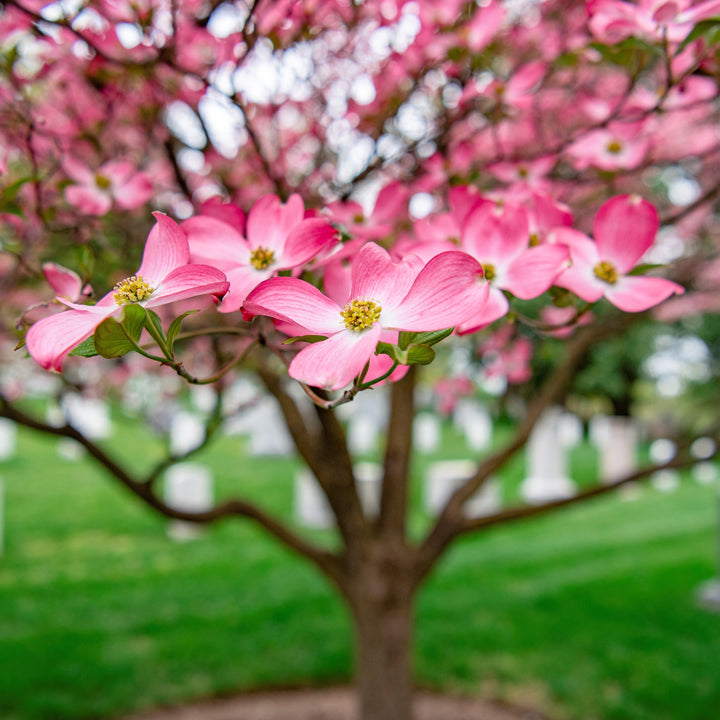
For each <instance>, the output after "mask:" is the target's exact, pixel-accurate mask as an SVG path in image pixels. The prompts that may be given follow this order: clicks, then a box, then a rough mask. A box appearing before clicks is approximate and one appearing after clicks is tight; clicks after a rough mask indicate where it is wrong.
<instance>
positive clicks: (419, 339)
mask: <svg viewBox="0 0 720 720" xmlns="http://www.w3.org/2000/svg"><path fill="white" fill-rule="evenodd" d="M454 329H455V328H447V330H432V331H430V332H421V333H415V337H414V338H413V342H415V343H418V344H420V345H436V344H437V343H439V342H440V341H441V340H444V339H445V338H446V337H448V336H450V335H452V332H453V330H454Z"/></svg>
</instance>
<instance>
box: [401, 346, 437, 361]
mask: <svg viewBox="0 0 720 720" xmlns="http://www.w3.org/2000/svg"><path fill="white" fill-rule="evenodd" d="M434 359H435V351H434V350H433V349H432V348H431V347H430V346H429V345H411V346H410V347H409V348H408V349H407V362H405V363H404V364H405V365H429V364H430V363H431V362H432V361H433V360H434Z"/></svg>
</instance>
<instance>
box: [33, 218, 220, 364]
mask: <svg viewBox="0 0 720 720" xmlns="http://www.w3.org/2000/svg"><path fill="white" fill-rule="evenodd" d="M154 215H155V219H156V221H157V222H156V224H155V225H154V227H153V228H152V230H151V231H150V234H149V235H148V239H147V242H146V244H145V251H144V253H143V259H142V263H141V265H140V268H139V270H138V271H137V273H136V274H135V275H132V276H131V277H129V278H126V279H125V280H122V281H121V282H119V283H117V284H116V285H115V287H114V288H113V290H111V291H110V292H109V293H108V294H107V295H105V296H104V297H103V298H101V299H100V300H99V301H98V303H97V305H78V304H76V303H73V302H70V301H68V300H67V299H65V298H63V297H58V298H57V299H58V301H59V302H62V303H63V304H64V305H67V307H68V308H69V309H68V310H66V311H65V312H61V313H57V314H56V315H51V316H50V317H46V318H43V319H42V320H39V321H38V322H36V323H35V324H34V325H33V326H32V327H31V328H30V330H28V334H27V338H26V347H27V349H28V352H29V353H30V355H31V356H32V357H33V359H34V360H35V361H36V362H37V363H38V364H40V365H42V367H44V368H45V369H46V370H58V371H59V370H62V364H63V361H64V359H65V357H66V355H67V354H68V353H69V352H70V351H71V350H72V349H73V348H74V347H76V346H77V345H78V344H79V343H81V342H82V341H83V340H85V339H86V338H89V337H90V336H91V335H92V334H93V333H94V332H95V329H96V328H97V326H98V325H99V324H100V323H101V322H103V320H105V319H106V318H109V317H113V316H118V315H120V313H121V312H122V310H123V306H125V305H127V304H130V303H137V304H138V305H142V306H144V307H147V308H153V307H157V306H158V305H165V304H167V303H171V302H175V301H176V300H184V299H186V298H191V297H197V296H198V295H214V296H215V297H217V298H221V297H222V296H223V295H224V294H225V293H226V292H227V289H228V282H227V281H226V280H225V276H224V274H223V273H222V272H221V271H220V270H218V269H217V268H214V267H210V266H208V265H190V264H189V261H190V250H189V247H188V241H187V237H186V236H185V234H184V233H183V232H182V230H180V228H179V227H178V225H177V224H176V223H175V222H173V221H172V220H171V219H170V218H168V217H167V216H166V215H163V214H162V213H159V212H156V213H154Z"/></svg>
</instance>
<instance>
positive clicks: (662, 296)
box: [605, 275, 685, 312]
mask: <svg viewBox="0 0 720 720" xmlns="http://www.w3.org/2000/svg"><path fill="white" fill-rule="evenodd" d="M684 292H685V288H683V287H682V286H680V285H678V284H677V283H674V282H672V281H671V280H666V279H665V278H659V277H644V276H640V275H639V276H637V277H633V276H625V277H622V278H620V279H619V280H618V281H617V282H616V283H615V284H614V285H608V286H607V287H606V289H605V297H606V298H607V299H608V300H609V301H610V302H611V303H612V304H613V305H614V306H615V307H617V308H619V309H620V310H623V311H625V312H642V311H643V310H647V309H648V308H651V307H653V306H655V305H657V304H658V303H661V302H662V301H663V300H666V299H667V298H669V297H670V296H671V295H675V294H678V295H681V294H682V293H684Z"/></svg>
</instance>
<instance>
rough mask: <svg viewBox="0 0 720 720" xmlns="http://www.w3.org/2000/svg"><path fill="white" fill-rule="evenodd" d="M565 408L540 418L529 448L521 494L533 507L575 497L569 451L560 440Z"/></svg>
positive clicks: (526, 454)
mask: <svg viewBox="0 0 720 720" xmlns="http://www.w3.org/2000/svg"><path fill="white" fill-rule="evenodd" d="M562 414H563V411H562V409H561V408H548V409H547V410H545V412H543V414H542V415H541V416H540V418H539V419H538V421H537V423H536V424H535V427H534V428H533V430H532V433H531V434H530V438H529V439H528V443H527V447H526V448H525V460H526V475H525V480H523V483H522V486H521V488H520V492H521V494H522V497H523V499H524V500H525V501H526V502H528V503H530V504H533V505H534V504H541V503H545V502H551V501H553V500H562V499H564V498H568V497H572V496H573V495H574V494H575V492H576V487H575V483H573V481H572V480H571V479H570V477H569V475H568V467H567V450H566V448H565V446H564V445H563V443H562V442H561V439H560V417H561V416H562Z"/></svg>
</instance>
